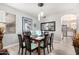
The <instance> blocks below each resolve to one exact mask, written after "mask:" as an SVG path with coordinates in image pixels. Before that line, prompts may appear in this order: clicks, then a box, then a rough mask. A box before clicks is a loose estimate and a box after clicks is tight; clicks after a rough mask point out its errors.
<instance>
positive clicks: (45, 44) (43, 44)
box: [40, 33, 50, 55]
mask: <svg viewBox="0 0 79 59" xmlns="http://www.w3.org/2000/svg"><path fill="white" fill-rule="evenodd" d="M49 39H50V37H49V34H47V33H44V39H43V41H42V42H41V45H40V47H41V48H42V49H43V53H44V55H45V48H47V52H48V53H49V48H48V40H49Z"/></svg>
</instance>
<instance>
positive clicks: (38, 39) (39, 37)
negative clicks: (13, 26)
mask: <svg viewBox="0 0 79 59" xmlns="http://www.w3.org/2000/svg"><path fill="white" fill-rule="evenodd" d="M43 39H44V36H38V37H32V40H34V41H35V42H36V43H38V55H40V43H41V41H43Z"/></svg>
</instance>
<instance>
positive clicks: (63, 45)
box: [7, 37, 76, 55]
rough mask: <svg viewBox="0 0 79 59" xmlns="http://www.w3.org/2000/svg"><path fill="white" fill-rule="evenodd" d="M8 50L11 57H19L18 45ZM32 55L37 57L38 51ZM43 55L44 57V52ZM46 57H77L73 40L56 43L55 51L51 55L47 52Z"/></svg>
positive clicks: (69, 38) (67, 39)
mask: <svg viewBox="0 0 79 59" xmlns="http://www.w3.org/2000/svg"><path fill="white" fill-rule="evenodd" d="M7 49H8V51H9V53H10V55H18V45H16V46H13V47H10V48H7ZM27 54H28V53H27ZM32 54H33V55H37V53H36V51H34V52H33V53H32ZM41 55H43V52H42V50H41ZM46 55H76V53H75V50H74V47H73V45H72V38H71V37H67V38H64V39H63V40H61V41H59V42H54V49H53V50H52V52H50V53H49V54H48V53H47V52H46Z"/></svg>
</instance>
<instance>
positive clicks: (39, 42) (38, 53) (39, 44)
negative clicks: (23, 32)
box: [38, 41, 40, 55]
mask: <svg viewBox="0 0 79 59" xmlns="http://www.w3.org/2000/svg"><path fill="white" fill-rule="evenodd" d="M38 55H40V41H39V42H38Z"/></svg>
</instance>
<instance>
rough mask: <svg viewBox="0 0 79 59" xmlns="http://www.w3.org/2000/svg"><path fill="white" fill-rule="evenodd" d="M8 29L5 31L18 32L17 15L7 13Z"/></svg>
mask: <svg viewBox="0 0 79 59" xmlns="http://www.w3.org/2000/svg"><path fill="white" fill-rule="evenodd" d="M5 18H6V23H5V24H6V31H5V33H16V15H14V14H11V13H6V16H5Z"/></svg>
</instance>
